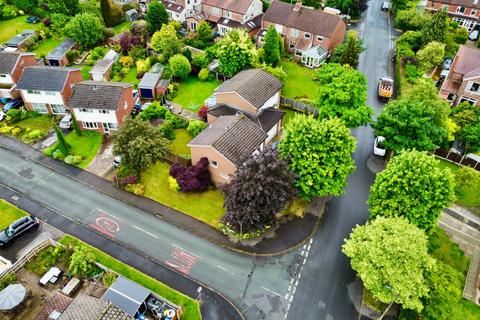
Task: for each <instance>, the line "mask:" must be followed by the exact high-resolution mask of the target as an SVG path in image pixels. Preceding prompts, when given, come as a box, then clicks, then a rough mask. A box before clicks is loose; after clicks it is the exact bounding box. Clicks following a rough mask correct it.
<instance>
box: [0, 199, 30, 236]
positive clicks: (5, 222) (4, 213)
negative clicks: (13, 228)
mask: <svg viewBox="0 0 480 320" xmlns="http://www.w3.org/2000/svg"><path fill="white" fill-rule="evenodd" d="M26 215H28V213H26V212H25V211H23V210H20V209H18V208H17V207H15V206H14V205H11V204H10V203H8V202H7V201H5V200H3V199H0V230H3V229H5V228H6V227H8V226H9V225H10V223H12V222H13V221H15V220H18V219H20V218H21V217H24V216H26Z"/></svg>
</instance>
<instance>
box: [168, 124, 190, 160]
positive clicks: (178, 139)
mask: <svg viewBox="0 0 480 320" xmlns="http://www.w3.org/2000/svg"><path fill="white" fill-rule="evenodd" d="M190 140H192V136H191V135H190V133H188V132H187V129H176V130H175V140H173V141H172V144H171V145H170V151H171V152H173V153H175V154H178V155H184V154H186V155H189V156H190V148H189V147H187V143H189V142H190Z"/></svg>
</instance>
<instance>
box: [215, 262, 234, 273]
mask: <svg viewBox="0 0 480 320" xmlns="http://www.w3.org/2000/svg"><path fill="white" fill-rule="evenodd" d="M217 268H219V269H222V270H223V271H227V272H228V273H231V274H233V275H234V274H235V273H234V272H232V271H230V270H228V269H227V268H225V267H222V266H221V265H218V264H217Z"/></svg>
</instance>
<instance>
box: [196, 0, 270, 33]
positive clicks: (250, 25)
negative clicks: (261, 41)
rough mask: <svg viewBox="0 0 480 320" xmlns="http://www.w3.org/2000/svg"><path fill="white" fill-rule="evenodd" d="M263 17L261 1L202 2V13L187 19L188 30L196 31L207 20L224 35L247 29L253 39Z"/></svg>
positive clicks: (208, 0)
mask: <svg viewBox="0 0 480 320" xmlns="http://www.w3.org/2000/svg"><path fill="white" fill-rule="evenodd" d="M262 17H263V11H262V2H261V1H260V0H202V12H201V13H198V14H195V15H192V16H190V17H187V28H188V30H196V29H197V26H198V24H199V23H200V21H202V20H205V21H207V22H209V23H210V24H211V25H213V26H214V27H216V29H217V32H218V33H219V34H220V35H223V34H225V33H227V32H228V31H230V30H231V29H245V30H246V31H247V32H248V34H249V35H250V36H251V37H253V36H254V35H255V34H256V33H257V32H258V30H259V28H260V25H261V22H262Z"/></svg>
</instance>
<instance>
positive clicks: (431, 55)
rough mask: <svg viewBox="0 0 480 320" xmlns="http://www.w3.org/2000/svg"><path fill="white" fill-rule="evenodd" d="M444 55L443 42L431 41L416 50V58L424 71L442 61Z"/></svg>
mask: <svg viewBox="0 0 480 320" xmlns="http://www.w3.org/2000/svg"><path fill="white" fill-rule="evenodd" d="M444 56H445V44H444V43H440V42H436V41H432V42H429V43H427V44H426V45H425V47H423V48H422V49H420V50H419V51H418V52H417V58H418V61H419V62H420V66H421V67H422V69H423V70H424V71H428V70H430V69H432V68H433V67H435V66H438V65H439V64H440V63H442V61H443V58H444Z"/></svg>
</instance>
